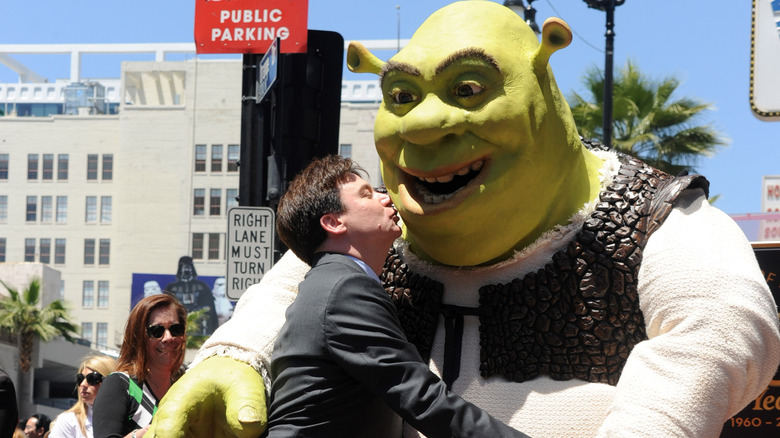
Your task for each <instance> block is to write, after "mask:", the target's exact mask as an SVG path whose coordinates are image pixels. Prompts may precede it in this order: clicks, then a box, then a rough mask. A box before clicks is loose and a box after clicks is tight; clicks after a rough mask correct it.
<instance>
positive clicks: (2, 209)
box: [0, 195, 8, 223]
mask: <svg viewBox="0 0 780 438" xmlns="http://www.w3.org/2000/svg"><path fill="white" fill-rule="evenodd" d="M7 221H8V196H6V195H0V223H5V222H7Z"/></svg>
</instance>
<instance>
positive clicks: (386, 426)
mask: <svg viewBox="0 0 780 438" xmlns="http://www.w3.org/2000/svg"><path fill="white" fill-rule="evenodd" d="M359 172H362V169H360V168H359V167H358V166H357V165H355V164H354V163H353V162H352V160H350V159H348V158H343V157H340V156H337V155H331V156H327V157H325V158H323V159H321V160H317V161H314V162H313V163H312V164H310V165H309V166H308V167H307V168H306V169H305V170H304V171H303V172H301V174H299V175H298V176H297V177H296V179H295V180H294V181H293V182H292V184H291V185H290V187H289V189H288V191H287V192H286V193H285V195H284V196H283V197H282V199H281V201H280V203H279V207H278V216H277V217H278V220H277V230H278V232H279V237H280V238H281V239H282V241H283V242H284V243H285V244H286V245H287V246H288V247H289V248H290V249H291V250H292V251H293V252H294V253H295V254H296V255H297V256H298V257H300V258H301V259H302V260H304V261H305V262H306V263H307V264H309V265H310V266H312V269H311V270H310V271H309V273H308V274H307V275H306V278H305V280H304V281H303V282H301V284H300V285H299V289H298V290H299V292H298V297H297V298H296V300H295V302H294V303H293V304H292V305H291V306H290V307H289V309H288V311H287V314H286V318H287V320H286V322H285V324H284V326H283V327H282V330H281V332H280V333H279V337H278V338H277V341H276V344H275V345H274V354H273V357H272V360H271V377H272V381H273V386H272V389H271V405H270V416H269V422H268V437H269V438H272V437H273V438H279V437H326V436H327V437H347V436H349V437H380V438H381V437H400V436H401V433H402V428H403V420H406V421H407V422H409V423H410V424H411V425H413V426H414V427H415V428H417V429H418V430H420V431H421V432H423V433H425V434H426V435H427V436H428V437H429V438H433V437H445V436H446V437H450V436H486V437H487V436H490V437H525V436H526V435H524V434H522V433H520V432H518V431H516V430H514V429H512V428H510V427H508V426H506V425H504V424H503V423H501V422H500V421H498V420H496V419H495V418H493V417H491V416H489V415H488V414H487V413H485V412H484V411H482V410H481V409H479V408H478V407H476V406H475V405H473V404H471V403H468V402H466V401H464V400H463V399H461V398H460V397H458V396H456V395H454V394H452V393H451V392H449V391H448V390H447V389H446V387H445V385H444V382H442V381H441V380H440V379H439V378H438V377H437V376H436V375H435V374H433V373H432V372H431V371H430V370H429V369H428V365H426V364H425V363H424V362H423V360H422V358H421V357H420V355H419V353H418V352H417V349H416V348H415V347H414V345H412V344H411V343H410V342H409V341H408V340H407V339H406V336H405V335H404V333H403V331H402V329H401V325H400V322H399V320H398V316H397V314H396V311H395V307H394V306H393V304H392V301H391V300H390V297H389V296H388V295H387V293H385V291H384V290H383V289H382V286H381V285H380V281H379V276H378V275H379V273H380V272H381V271H382V266H383V264H384V261H385V257H386V256H387V252H388V250H389V249H390V245H391V244H392V243H393V241H394V240H395V239H396V238H397V237H398V236H400V235H401V228H400V227H399V225H398V223H397V222H398V220H399V218H398V215H397V212H396V211H395V208H394V207H393V205H392V204H391V202H390V198H389V197H388V196H387V195H386V194H382V193H379V192H376V191H374V190H373V189H372V187H371V185H370V184H369V183H368V182H366V181H365V180H364V179H363V178H362V177H361V176H360V173H359ZM402 419H403V420H402Z"/></svg>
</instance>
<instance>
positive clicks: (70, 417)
mask: <svg viewBox="0 0 780 438" xmlns="http://www.w3.org/2000/svg"><path fill="white" fill-rule="evenodd" d="M115 369H116V359H114V358H113V357H109V356H105V355H102V354H90V355H88V356H85V357H84V359H82V360H81V364H80V365H79V373H78V374H76V391H77V392H78V401H76V404H74V405H73V406H72V407H71V408H70V409H68V410H67V411H65V412H63V413H61V414H60V415H59V416H58V417H57V420H56V421H55V422H53V423H52V424H53V425H54V426H52V428H51V432H50V433H49V438H92V437H93V435H92V405H93V404H94V403H95V397H97V394H98V390H99V389H100V384H101V383H102V382H103V378H104V376H107V375H109V374H111V373H113V372H114V370H115Z"/></svg>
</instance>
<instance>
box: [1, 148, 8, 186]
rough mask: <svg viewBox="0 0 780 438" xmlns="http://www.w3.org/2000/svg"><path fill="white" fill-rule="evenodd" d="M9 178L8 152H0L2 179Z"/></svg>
mask: <svg viewBox="0 0 780 438" xmlns="http://www.w3.org/2000/svg"><path fill="white" fill-rule="evenodd" d="M7 179H8V154H0V180H7Z"/></svg>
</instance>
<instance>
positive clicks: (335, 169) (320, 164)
mask: <svg viewBox="0 0 780 438" xmlns="http://www.w3.org/2000/svg"><path fill="white" fill-rule="evenodd" d="M350 174H356V175H363V174H365V171H364V170H363V169H362V168H360V166H358V165H357V164H355V163H354V162H353V161H352V160H350V159H349V158H344V157H342V156H339V155H328V156H326V157H324V158H321V159H319V160H316V161H313V162H312V163H310V164H309V165H308V166H307V167H306V168H305V169H303V171H302V172H301V173H300V174H298V176H296V177H295V179H294V180H293V181H292V183H290V186H289V187H288V188H287V191H286V192H285V194H284V195H283V196H282V198H281V199H280V200H279V206H278V207H277V208H276V231H277V232H278V233H279V238H280V239H281V240H282V242H284V244H285V245H287V247H288V248H290V250H292V252H294V253H295V255H297V256H298V258H300V259H301V260H303V261H304V262H306V263H307V264H308V265H311V264H312V259H313V257H314V252H315V250H316V249H317V247H319V246H320V245H321V244H322V242H324V241H325V239H326V238H327V233H326V232H325V230H324V229H322V226H320V218H321V217H322V216H324V215H326V214H329V213H341V212H343V211H344V205H343V204H342V203H341V196H340V190H339V187H340V186H341V185H342V184H343V183H344V182H346V181H347V180H348V179H349V175H350Z"/></svg>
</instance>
